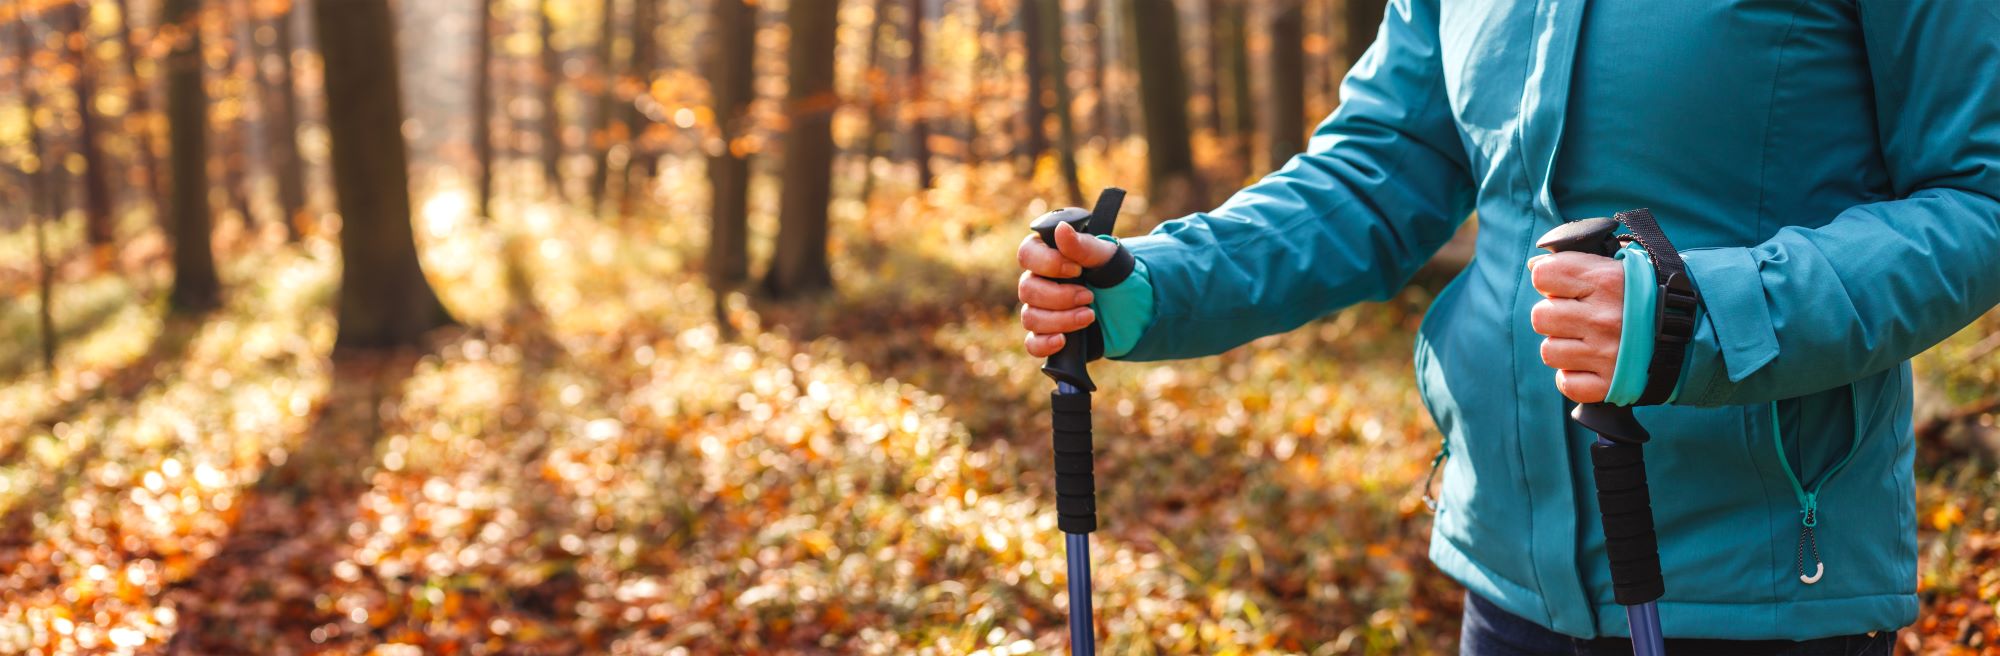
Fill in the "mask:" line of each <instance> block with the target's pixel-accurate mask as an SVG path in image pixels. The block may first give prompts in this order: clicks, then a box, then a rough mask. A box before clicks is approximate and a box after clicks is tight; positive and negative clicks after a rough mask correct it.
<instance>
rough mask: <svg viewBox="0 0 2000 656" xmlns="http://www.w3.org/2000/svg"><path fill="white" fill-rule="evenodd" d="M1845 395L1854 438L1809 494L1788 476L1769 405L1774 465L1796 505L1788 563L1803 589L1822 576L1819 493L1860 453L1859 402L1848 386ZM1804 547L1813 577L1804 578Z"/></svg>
mask: <svg viewBox="0 0 2000 656" xmlns="http://www.w3.org/2000/svg"><path fill="white" fill-rule="evenodd" d="M1847 393H1848V395H1849V403H1850V405H1851V406H1852V407H1853V411H1854V437H1853V439H1852V440H1850V441H1849V443H1848V446H1847V455H1845V456H1842V457H1841V458H1840V462H1836V463H1834V465H1833V468H1831V469H1828V470H1826V473H1824V474H1821V475H1820V477H1819V480H1818V481H1815V482H1814V483H1813V485H1812V489H1811V490H1807V489H1806V486H1805V485H1803V484H1801V483H1800V482H1799V475H1798V474H1796V473H1793V472H1792V463H1791V460H1790V459H1788V458H1787V457H1786V456H1785V432H1784V427H1783V426H1782V425H1780V424H1779V423H1778V404H1777V403H1776V402H1773V403H1771V444H1772V445H1774V447H1773V448H1774V449H1775V450H1776V451H1777V452H1778V464H1779V465H1780V466H1782V467H1783V468H1784V471H1785V480H1786V482H1789V483H1791V484H1792V494H1793V496H1795V497H1797V498H1798V502H1799V544H1798V548H1797V549H1796V550H1794V554H1793V556H1792V563H1793V566H1794V568H1795V569H1797V570H1798V574H1799V582H1800V583H1804V584H1806V585H1812V584H1815V583H1818V582H1819V580H1820V578H1821V577H1824V576H1826V561H1824V560H1821V559H1820V557H1819V536H1818V535H1817V534H1816V533H1815V531H1816V530H1817V529H1818V527H1819V493H1820V490H1821V489H1822V488H1824V487H1826V482H1827V481H1830V480H1833V477H1834V475H1836V474H1839V473H1840V470H1842V469H1845V468H1847V463H1848V462H1850V461H1852V460H1854V454H1855V453H1856V452H1859V451H1860V450H1861V438H1862V435H1861V399H1860V397H1859V395H1857V394H1856V393H1855V392H1854V387H1853V386H1851V385H1850V386H1848V388H1847ZM1808 547H1810V548H1811V550H1812V558H1813V573H1812V574H1811V575H1810V576H1808V575H1807V574H1806V550H1807V548H1808Z"/></svg>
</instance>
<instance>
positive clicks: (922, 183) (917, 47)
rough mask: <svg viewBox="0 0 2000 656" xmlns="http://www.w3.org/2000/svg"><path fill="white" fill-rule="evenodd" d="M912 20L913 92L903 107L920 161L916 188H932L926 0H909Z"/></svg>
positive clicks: (910, 34) (917, 160) (909, 73)
mask: <svg viewBox="0 0 2000 656" xmlns="http://www.w3.org/2000/svg"><path fill="white" fill-rule="evenodd" d="M908 8H909V12H908V13H909V16H907V18H908V19H909V20H910V28H909V30H908V31H909V37H910V62H909V71H908V72H907V73H906V74H907V75H909V78H910V79H909V84H908V85H907V88H908V89H909V92H910V95H909V97H908V98H905V99H904V101H903V111H904V112H907V114H906V115H907V116H908V117H909V121H910V129H909V132H910V148H911V150H912V151H913V152H912V154H911V159H914V160H916V162H917V188H918V189H929V188H931V182H932V181H931V177H932V176H931V130H930V116H929V114H930V98H929V96H928V94H926V93H925V86H926V85H925V84H924V82H925V78H924V76H925V75H926V74H927V73H926V71H925V70H924V0H909V5H908Z"/></svg>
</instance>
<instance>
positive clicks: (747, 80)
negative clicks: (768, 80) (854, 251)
mask: <svg viewBox="0 0 2000 656" xmlns="http://www.w3.org/2000/svg"><path fill="white" fill-rule="evenodd" d="M713 2H714V4H713V5H712V6H711V10H710V11H711V12H712V13H711V15H710V19H709V33H710V34H711V35H713V39H714V40H713V42H712V43H711V44H710V45H711V46H712V47H713V48H714V50H713V51H711V52H712V53H713V54H712V55H711V56H710V60H709V62H708V66H709V69H708V70H709V77H708V79H709V86H710V88H711V89H712V90H713V93H714V95H715V124H716V137H717V139H718V140H719V141H720V142H721V143H719V144H717V145H716V146H714V147H712V153H711V154H710V155H709V158H708V179H709V184H710V188H711V189H712V190H713V192H714V193H713V194H712V197H713V198H714V200H713V201H712V202H713V207H712V208H711V209H710V216H711V224H710V226H709V234H708V281H709V285H710V286H711V287H713V288H715V289H717V290H721V289H728V288H730V287H734V286H736V285H738V284H741V283H742V282H743V280H744V279H745V278H746V277H748V276H749V270H750V254H749V243H750V196H749V193H750V153H749V151H748V150H747V149H746V148H745V147H744V143H743V138H744V135H745V134H746V133H747V132H749V129H750V101H751V100H752V99H753V98H754V97H755V94H756V86H755V85H754V82H755V71H754V70H753V69H754V65H755V57H756V52H757V50H756V48H757V7H756V5H753V4H750V2H747V1H746V0H713ZM789 186H790V185H789V183H787V188H788V189H789Z"/></svg>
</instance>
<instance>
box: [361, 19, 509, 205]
mask: <svg viewBox="0 0 2000 656" xmlns="http://www.w3.org/2000/svg"><path fill="white" fill-rule="evenodd" d="M322 1H323V2H324V1H326V0H322ZM472 2H473V3H474V4H476V5H478V6H479V17H478V21H477V22H478V25H477V26H476V27H475V28H474V30H473V33H472V34H473V46H472V50H473V55H472V59H473V61H472V66H473V71H472V120H473V124H472V153H473V157H476V158H478V159H479V180H478V181H477V182H476V184H475V186H477V187H478V189H476V190H475V191H474V196H473V198H474V200H473V208H474V211H477V212H478V213H479V216H480V218H482V219H484V220H486V221H488V222H491V221H492V220H493V164H494V162H493V10H494V9H495V5H497V4H498V3H499V0H472Z"/></svg>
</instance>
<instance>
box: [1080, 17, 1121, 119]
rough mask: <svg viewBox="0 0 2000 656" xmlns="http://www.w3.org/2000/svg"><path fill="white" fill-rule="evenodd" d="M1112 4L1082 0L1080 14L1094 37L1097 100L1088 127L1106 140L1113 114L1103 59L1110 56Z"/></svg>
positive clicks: (1093, 75)
mask: <svg viewBox="0 0 2000 656" xmlns="http://www.w3.org/2000/svg"><path fill="white" fill-rule="evenodd" d="M1113 6H1114V5H1113V4H1107V3H1105V2H1104V0H1084V5H1083V15H1084V16H1086V17H1088V18H1086V19H1085V22H1087V23H1088V24H1089V25H1090V27H1091V30H1090V33H1091V35H1092V38H1094V39H1096V40H1095V41H1094V42H1092V43H1091V44H1090V45H1091V51H1090V88H1092V89H1094V90H1096V92H1097V98H1096V102H1094V103H1092V104H1091V110H1090V122H1091V129H1093V130H1095V131H1096V134H1097V136H1098V137H1100V138H1103V139H1104V140H1106V141H1109V140H1110V139H1111V122H1112V117H1111V115H1110V114H1109V113H1108V110H1109V108H1110V107H1111V91H1110V81H1109V79H1107V76H1108V75H1109V73H1108V72H1106V70H1105V68H1106V66H1105V62H1106V61H1108V60H1109V59H1110V53H1111V48H1112V45H1111V43H1112V40H1111V38H1110V37H1109V36H1108V35H1107V34H1106V32H1107V31H1109V30H1114V29H1116V27H1117V26H1116V23H1117V21H1113V20H1106V19H1105V12H1107V11H1111V10H1112V9H1111V8H1112V7H1113Z"/></svg>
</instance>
